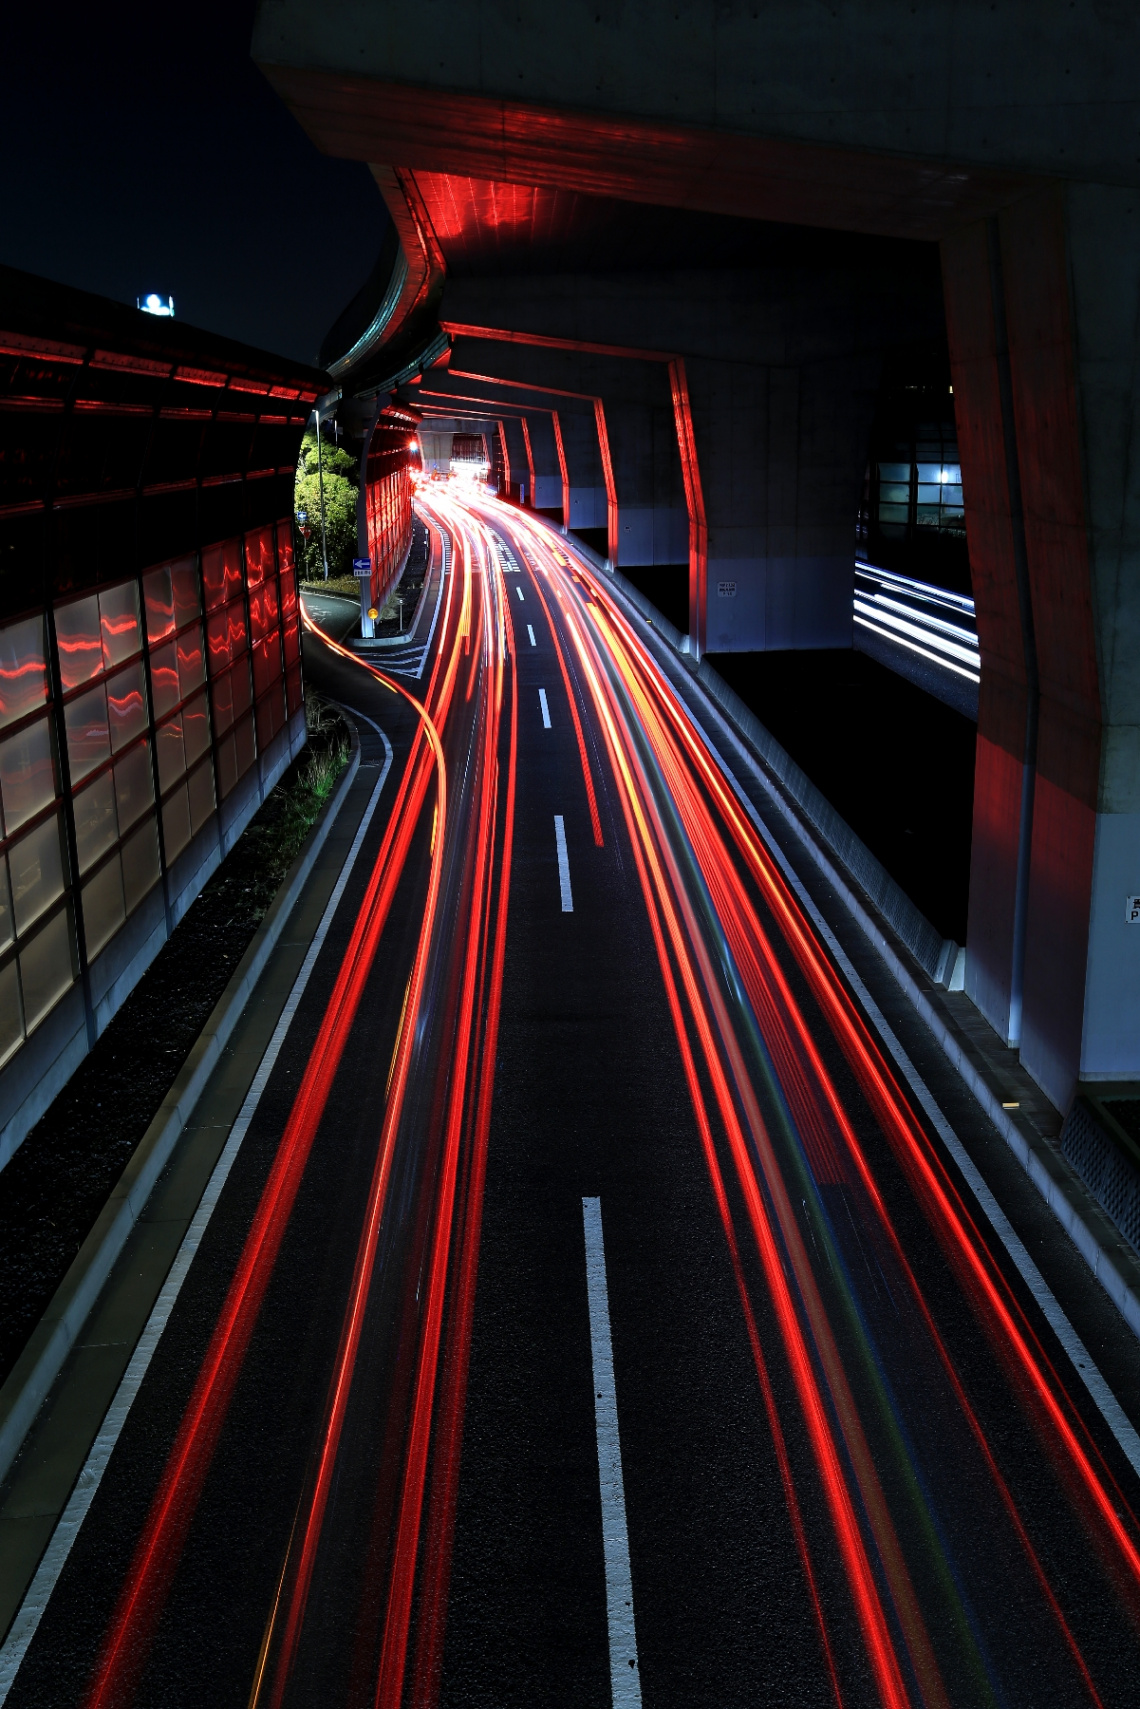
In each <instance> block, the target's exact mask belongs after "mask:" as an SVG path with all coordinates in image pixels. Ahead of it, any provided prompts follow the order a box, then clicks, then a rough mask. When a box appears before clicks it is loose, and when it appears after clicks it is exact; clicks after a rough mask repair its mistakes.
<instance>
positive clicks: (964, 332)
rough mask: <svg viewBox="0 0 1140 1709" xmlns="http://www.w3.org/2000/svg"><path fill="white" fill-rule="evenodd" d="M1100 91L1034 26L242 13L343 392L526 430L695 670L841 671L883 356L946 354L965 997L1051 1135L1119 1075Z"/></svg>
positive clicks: (1119, 243) (943, 11) (1119, 624)
mask: <svg viewBox="0 0 1140 1709" xmlns="http://www.w3.org/2000/svg"><path fill="white" fill-rule="evenodd" d="M1138 50H1140V23H1138V22H1137V19H1136V17H1135V16H1134V15H1133V14H1132V13H1131V12H1130V11H1129V10H1128V9H1127V8H1118V7H1108V8H1101V9H1098V10H1096V11H1095V13H1093V14H1091V15H1090V14H1089V12H1088V11H1087V9H1083V8H1080V7H1073V6H1065V5H1062V4H1060V3H1059V0H1050V3H1048V4H1045V5H1039V4H1028V3H1024V4H1015V5H1001V6H990V5H983V4H981V3H980V0H979V3H975V4H969V5H965V6H962V5H957V4H951V3H950V0H937V3H935V4H934V5H932V6H925V7H921V8H909V7H907V6H905V5H898V4H893V3H887V0H878V3H875V4H872V5H860V6H857V7H853V6H841V7H837V8H833V9H831V10H830V11H829V10H826V9H824V10H823V11H820V12H818V13H816V12H813V13H811V14H810V17H809V16H808V15H805V13H804V11H803V9H802V8H801V7H799V6H796V5H793V4H778V5H774V6H764V7H754V6H749V5H730V6H727V7H726V6H721V5H717V4H714V3H713V0H698V3H696V4H693V5H686V6H684V7H681V8H674V9H672V10H669V9H666V11H665V12H664V13H662V12H660V9H659V8H657V7H652V6H648V5H632V6H630V5H623V6H616V5H611V4H607V3H606V0H598V3H596V4H590V5H586V4H585V3H584V0H573V3H571V4H568V5H566V6H562V7H559V8H558V9H557V11H556V12H555V13H551V12H550V10H549V8H547V7H545V6H541V5H539V4H537V3H536V0H521V3H515V4H512V5H507V4H506V0H502V3H492V4H489V5H485V6H480V7H478V8H471V7H468V6H465V5H462V4H457V3H451V0H440V3H438V4H435V5H433V6H431V7H430V8H429V9H428V11H426V12H425V11H423V10H416V11H414V12H413V11H405V12H400V11H394V12H389V11H384V12H382V13H381V12H378V13H368V12H365V11H362V10H361V9H360V8H359V7H356V6H350V5H347V4H346V5H335V4H334V5H331V6H328V7H324V8H322V9H321V11H320V13H319V14H318V13H314V12H313V11H312V10H311V8H309V7H307V6H305V5H302V4H301V3H300V0H264V4H263V5H262V6H261V8H260V10H259V14H258V21H257V25H256V30H255V37H254V53H255V57H256V59H257V61H258V63H259V64H260V65H261V66H262V68H263V69H264V71H265V73H266V75H267V76H268V77H269V79H270V80H271V82H272V83H273V84H274V86H275V87H276V88H277V89H278V90H279V92H280V93H281V94H282V96H283V97H284V99H285V100H286V101H287V102H288V103H289V104H290V106H291V107H292V109H293V111H294V112H295V113H296V114H297V116H298V118H299V120H300V122H301V123H302V124H303V125H304V126H305V127H306V129H307V130H308V132H309V134H310V135H311V136H312V137H313V138H314V139H315V140H316V141H317V143H318V144H319V146H321V147H322V148H324V149H326V150H328V151H329V152H331V153H335V154H340V155H346V156H350V157H352V158H356V159H360V160H364V161H367V162H368V163H369V164H370V165H371V166H372V167H373V170H374V172H375V174H376V177H377V181H378V183H379V184H380V186H381V188H382V190H383V192H384V194H385V197H386V199H387V200H388V204H389V208H390V210H391V212H392V218H393V232H394V237H393V239H392V251H391V262H390V267H389V271H388V273H387V275H386V276H385V280H384V291H383V296H382V300H377V301H375V302H373V304H372V305H371V306H370V307H369V308H368V309H367V312H364V311H363V310H362V311H361V314H360V317H359V319H360V327H359V331H358V332H357V333H356V334H355V342H352V341H350V340H349V339H348V338H347V337H346V338H344V339H343V341H342V342H343V345H344V349H345V351H348V350H349V346H350V343H351V353H350V354H351V360H350V361H348V362H347V365H346V366H345V367H344V368H343V369H342V373H343V374H344V375H345V376H349V375H351V380H352V383H353V384H357V385H360V384H366V383H368V382H369V380H375V381H383V382H385V383H390V382H392V381H393V380H394V379H397V378H403V379H412V380H414V379H418V378H421V375H422V384H423V385H424V386H425V387H427V386H429V385H430V388H431V389H432V390H434V391H444V392H447V391H453V392H455V393H460V392H462V393H463V394H464V395H465V397H466V396H469V395H470V394H471V393H472V391H473V390H476V391H478V395H480V396H483V397H486V398H487V399H488V400H490V399H492V398H494V399H497V400H498V401H499V402H500V403H502V404H503V405H504V408H505V406H506V404H507V402H508V401H511V402H512V403H513V408H514V409H515V410H517V409H518V407H519V399H520V398H523V399H531V400H533V403H534V405H535V406H536V408H535V410H534V413H533V414H530V413H529V412H524V413H526V415H527V419H528V430H529V431H530V437H531V442H532V444H534V443H542V444H544V445H548V444H549V438H548V437H547V436H548V433H549V429H548V427H547V426H546V425H545V423H547V422H548V421H549V417H548V416H546V415H545V413H544V412H545V411H546V410H548V409H555V408H556V409H557V410H558V414H559V418H560V421H561V422H562V426H563V430H564V431H563V436H562V437H563V443H564V447H565V453H566V462H567V469H568V485H569V488H570V492H569V506H568V508H569V510H570V512H571V514H574V513H575V505H577V507H578V508H577V512H576V514H578V515H579V516H580V517H584V516H585V515H586V514H587V513H588V514H591V515H592V516H593V518H594V523H593V526H594V527H596V528H599V529H600V528H601V527H602V522H601V513H602V509H603V495H604V509H605V529H606V538H605V552H604V555H606V556H609V557H610V558H611V559H613V560H614V561H616V562H617V563H618V564H619V565H620V564H623V563H624V564H625V566H626V567H627V568H629V569H631V570H633V571H635V572H636V569H637V567H638V566H653V565H654V564H656V563H658V562H666V561H673V560H674V555H675V554H676V552H677V545H676V542H677V537H678V532H681V533H683V532H684V529H685V526H686V524H687V532H688V552H687V563H688V577H687V580H688V592H689V612H690V615H689V642H690V647H691V648H692V650H693V652H694V653H695V654H699V653H701V652H703V651H704V650H705V649H706V648H710V649H713V650H717V649H720V650H731V649H734V648H738V649H763V648H770V647H779V648H788V647H802V646H816V647H818V646H827V645H831V646H844V645H849V644H850V640H851V625H852V593H853V575H854V564H853V553H852V546H851V517H852V515H853V514H854V511H855V508H856V505H857V499H858V485H859V482H860V480H861V478H862V473H863V466H864V462H865V456H866V433H867V427H868V422H869V417H870V413H871V409H872V394H873V393H874V390H875V386H876V381H877V376H878V373H879V371H880V364H881V361H882V357H883V353H884V351H885V350H887V349H888V348H890V347H893V346H895V345H897V344H898V343H899V342H902V341H905V340H907V339H913V338H922V337H926V336H928V335H929V334H931V333H932V332H933V333H935V334H938V335H942V336H945V337H947V338H948V341H949V350H950V361H951V368H952V377H953V385H954V397H955V410H956V415H957V423H958V438H959V442H960V451H961V466H962V479H963V484H964V492H965V508H966V526H967V533H968V538H969V549H970V561H971V565H972V573H973V581H974V597H975V603H976V611H977V632H978V643H979V652H980V659H981V673H980V674H981V682H980V691H979V711H978V749H977V784H976V796H975V809H974V842H973V857H972V871H971V884H970V927H969V943H968V945H967V949H968V957H967V973H966V978H967V988H968V989H969V991H970V993H971V995H972V997H973V999H974V1001H975V1002H976V1003H977V1005H978V1006H979V1008H980V1009H981V1011H982V1013H983V1014H984V1015H986V1017H987V1018H988V1019H989V1021H990V1023H991V1024H992V1025H993V1026H994V1028H995V1029H996V1030H997V1031H998V1032H999V1034H1000V1035H1001V1037H1002V1038H1004V1039H1007V1040H1008V1041H1009V1042H1010V1043H1011V1044H1012V1045H1014V1046H1016V1047H1017V1048H1018V1049H1019V1051H1020V1055H1021V1060H1022V1062H1023V1063H1024V1064H1025V1066H1026V1067H1027V1068H1028V1069H1029V1071H1030V1072H1031V1073H1032V1074H1033V1076H1034V1077H1035V1078H1036V1080H1037V1081H1038V1082H1039V1084H1040V1085H1041V1086H1042V1087H1043V1089H1044V1090H1045V1092H1046V1093H1047V1094H1048V1096H1049V1097H1050V1098H1051V1099H1052V1100H1053V1102H1054V1103H1055V1104H1056V1105H1057V1106H1058V1107H1059V1108H1061V1109H1062V1110H1064V1109H1066V1108H1067V1107H1068V1105H1069V1103H1070V1101H1071V1099H1072V1097H1073V1094H1074V1090H1075V1088H1076V1086H1077V1084H1078V1081H1082V1080H1083V1081H1085V1082H1099V1083H1102V1084H1103V1083H1106V1082H1118V1081H1128V1080H1130V1079H1132V1078H1135V1077H1136V1076H1138V1075H1140V957H1138V955H1137V953H1136V945H1135V942H1134V938H1135V933H1134V932H1133V931H1132V928H1131V927H1130V926H1129V924H1128V909H1127V899H1128V897H1129V896H1130V895H1131V893H1132V891H1133V889H1135V888H1136V886H1135V884H1134V881H1133V879H1132V878H1131V877H1130V876H1129V874H1131V873H1132V872H1133V871H1134V869H1135V863H1136V858H1137V854H1136V850H1137V838H1138V836H1140V667H1138V664H1137V658H1136V647H1135V634H1136V622H1137V619H1136V609H1135V608H1136V601H1137V599H1138V598H1140V595H1138V594H1137V592H1136V587H1137V578H1136V575H1135V573H1134V572H1135V564H1136V554H1137V550H1138V546H1137V528H1138V521H1137V517H1138V512H1137V499H1136V492H1137V480H1136V445H1137V444H1138V443H1140V437H1138V435H1137V433H1136V431H1135V422H1136V407H1137V389H1136V386H1137V383H1136V379H1135V376H1136V373H1137V372H1138V367H1137V355H1138V351H1137V337H1138V332H1137V319H1136V314H1135V301H1136V291H1137V279H1138V278H1140V201H1138V195H1140V155H1138V153H1137V149H1136V146H1135V138H1136V134H1137V118H1138V111H1137V94H1136V89H1137V69H1138V65H1140V51H1138ZM448 353H449V354H448ZM445 360H449V362H450V368H448V369H446V370H445V371H444V372H443V373H442V374H441V371H440V369H439V368H438V367H430V368H429V367H428V364H430V363H433V362H443V361H445ZM425 369H426V370H427V371H426V372H425V371H424V370H425ZM460 374H462V375H464V376H465V377H464V378H462V379H460V378H459V375H460ZM472 376H480V378H479V379H478V380H475V379H473V378H472ZM508 382H509V385H508ZM520 387H522V388H530V390H529V391H526V390H523V391H520V390H519V388H520ZM568 394H577V397H576V399H574V400H571V399H570V398H569V397H568V396H567V395H568ZM556 395H558V396H559V397H566V399H567V401H566V402H565V403H563V402H561V401H560V402H558V403H555V402H554V398H555V396H556ZM592 399H598V400H600V402H599V403H598V405H597V406H596V408H595V406H594V404H593V403H592V402H591V401H590V400H592ZM537 406H541V410H542V412H543V413H540V412H539V409H538V407H537ZM464 407H465V408H471V407H476V406H472V405H470V404H467V403H465V404H464ZM498 413H499V412H498V411H494V412H492V411H491V410H490V409H488V414H489V415H490V414H494V415H498ZM592 414H593V416H594V422H595V431H594V432H593V433H591V432H590V431H589V429H590V417H591V415H592ZM603 416H604V423H605V431H604V432H603V427H602V423H603ZM504 419H505V416H504ZM568 424H571V427H570V431H566V428H567V425H568ZM548 472H549V473H552V472H553V471H552V469H551V468H550V463H549V457H547V464H546V467H545V468H544V473H548ZM538 473H539V471H538V467H537V464H536V470H535V474H536V482H537V477H538ZM576 495H577V496H576ZM566 508H567V507H565V506H564V511H565V509H566ZM682 518H683V520H680V519H682ZM659 554H663V556H662V557H661V558H659ZM1130 934H1131V935H1130Z"/></svg>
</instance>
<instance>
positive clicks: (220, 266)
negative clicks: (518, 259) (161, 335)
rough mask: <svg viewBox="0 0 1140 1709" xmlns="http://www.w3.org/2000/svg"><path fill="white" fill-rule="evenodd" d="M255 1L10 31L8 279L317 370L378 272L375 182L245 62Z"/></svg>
mask: <svg viewBox="0 0 1140 1709" xmlns="http://www.w3.org/2000/svg"><path fill="white" fill-rule="evenodd" d="M255 9H256V8H255V0H194V3H191V0H175V3H174V4H165V5H163V4H157V5H150V6H143V5H141V4H139V0H110V3H109V4H108V5H106V6H102V7H97V6H92V5H89V4H84V5H79V4H77V3H76V0H68V3H67V4H65V5H63V6H52V5H50V4H46V3H43V0H32V3H31V4H26V5H24V6H22V7H21V8H19V11H18V12H17V11H16V9H14V8H8V9H7V13H6V18H5V30H4V33H5V38H6V40H5V51H4V59H5V75H4V145H5V146H4V153H5V171H4V197H3V200H4V211H3V218H2V220H0V261H2V262H6V263H7V264H8V265H9V266H12V267H21V268H24V269H25V270H26V271H27V272H30V273H41V274H43V275H45V276H46V277H47V278H50V279H58V280H62V281H63V282H64V283H65V284H69V285H78V286H80V287H81V288H82V289H84V290H88V291H97V292H99V293H100V294H101V295H103V296H107V297H114V298H117V299H118V300H119V301H120V302H126V303H133V302H134V301H135V298H136V297H138V296H140V295H145V294H146V293H147V292H148V291H159V292H161V293H162V294H163V295H166V294H167V293H170V294H172V295H173V297H174V302H175V311H176V313H177V315H178V318H179V319H180V320H185V321H190V322H191V323H192V324H194V325H195V326H202V327H208V328H210V329H212V330H213V331H216V332H221V333H225V334H226V335H227V336H229V337H231V338H238V339H242V340H243V341H244V342H246V343H248V344H254V345H258V346H260V347H261V348H262V349H265V350H271V351H276V352H279V353H281V354H283V355H287V356H292V357H298V358H301V359H302V360H304V361H313V360H314V359H315V357H316V352H317V348H318V346H319V345H320V342H321V339H322V338H323V337H324V334H325V333H326V332H327V331H328V329H329V327H330V326H331V324H332V322H333V321H334V320H335V319H336V317H337V315H338V314H339V313H340V311H341V309H342V308H344V306H345V304H346V303H347V302H348V300H349V299H350V297H351V296H352V295H353V293H354V292H355V291H356V290H357V289H358V288H359V287H360V285H361V284H362V283H363V281H364V279H365V277H366V276H367V274H368V272H369V271H370V269H371V267H372V265H373V264H374V262H375V260H376V256H377V252H378V250H379V247H380V242H381V239H382V238H383V235H384V231H385V229H386V225H387V213H386V211H385V208H384V204H383V201H382V200H381V197H380V193H379V191H378V190H377V188H376V186H375V184H374V182H373V180H372V177H371V175H370V173H369V171H368V169H367V167H366V166H364V165H362V164H360V163H359V162H356V161H345V160H331V159H328V158H327V157H326V156H324V155H322V154H320V153H319V152H318V150H317V149H316V147H315V146H314V145H313V144H312V143H311V142H310V141H309V139H308V138H307V137H306V135H305V134H304V132H303V131H302V130H301V128H300V126H299V125H298V124H297V122H296V120H295V119H293V117H292V116H291V114H290V113H289V111H288V109H287V108H286V107H285V106H284V104H283V103H282V102H281V101H280V100H279V99H278V97H277V96H276V95H275V94H274V93H273V91H272V89H271V88H270V87H269V84H268V83H267V82H266V81H265V78H264V77H263V76H262V75H261V73H260V71H258V69H257V67H256V66H255V65H254V64H253V62H252V60H251V59H250V57H249V44H250V38H251V35H252V30H253V17H254V12H255Z"/></svg>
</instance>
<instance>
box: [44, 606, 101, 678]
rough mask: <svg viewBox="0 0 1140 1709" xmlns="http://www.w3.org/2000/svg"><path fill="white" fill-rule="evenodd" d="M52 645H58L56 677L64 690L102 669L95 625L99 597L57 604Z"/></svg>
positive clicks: (97, 615)
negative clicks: (54, 640) (54, 641)
mask: <svg viewBox="0 0 1140 1709" xmlns="http://www.w3.org/2000/svg"><path fill="white" fill-rule="evenodd" d="M55 636H56V645H57V646H58V647H59V677H60V681H61V682H62V684H63V687H64V692H65V693H66V691H67V690H68V689H69V688H79V687H80V686H81V685H82V684H83V683H85V682H90V680H91V678H92V677H93V676H97V675H98V674H99V672H100V671H101V670H102V669H103V636H102V634H101V632H100V629H99V601H98V600H97V599H96V598H95V596H94V594H92V596H91V597H90V598H89V599H76V600H73V601H72V603H71V604H70V605H61V606H58V607H57V609H56V614H55Z"/></svg>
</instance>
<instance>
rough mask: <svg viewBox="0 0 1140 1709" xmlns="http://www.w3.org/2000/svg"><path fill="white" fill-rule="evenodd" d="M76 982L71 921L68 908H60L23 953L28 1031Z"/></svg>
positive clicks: (25, 1017) (23, 982)
mask: <svg viewBox="0 0 1140 1709" xmlns="http://www.w3.org/2000/svg"><path fill="white" fill-rule="evenodd" d="M74 983H75V962H74V959H73V955H72V948H71V921H70V920H69V919H68V915H67V909H66V908H61V909H60V911H59V913H58V914H57V915H56V916H55V918H54V919H52V920H49V921H48V923H47V925H46V926H45V927H44V928H43V930H42V931H40V932H37V933H36V935H35V937H34V938H33V939H32V941H31V942H30V943H29V944H26V945H25V946H24V948H23V949H22V950H21V952H20V985H21V988H22V990H23V996H24V1027H25V1029H26V1031H28V1032H29V1033H30V1032H31V1031H32V1030H33V1028H34V1027H37V1026H38V1025H39V1023H40V1022H41V1021H42V1020H43V1018H44V1016H45V1015H47V1014H49V1013H50V1012H51V1010H52V1009H54V1008H55V1005H56V1004H57V1003H58V1002H59V1000H60V998H61V997H62V996H64V995H65V993H66V992H68V991H70V989H71V987H72V985H73V984H74Z"/></svg>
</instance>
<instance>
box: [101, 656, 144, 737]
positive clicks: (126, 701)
mask: <svg viewBox="0 0 1140 1709" xmlns="http://www.w3.org/2000/svg"><path fill="white" fill-rule="evenodd" d="M107 713H108V716H109V719H110V725H111V747H112V750H113V751H114V752H115V753H116V754H117V753H119V752H121V750H122V749H123V748H125V747H126V746H127V744H128V742H133V741H134V740H135V738H136V736H141V735H142V733H143V731H144V730H145V729H146V680H145V678H144V676H143V667H142V660H141V659H136V661H135V663H134V664H133V665H128V666H127V668H126V670H123V671H120V672H119V673H118V675H117V676H113V677H112V678H111V680H110V682H108V684H107Z"/></svg>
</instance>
